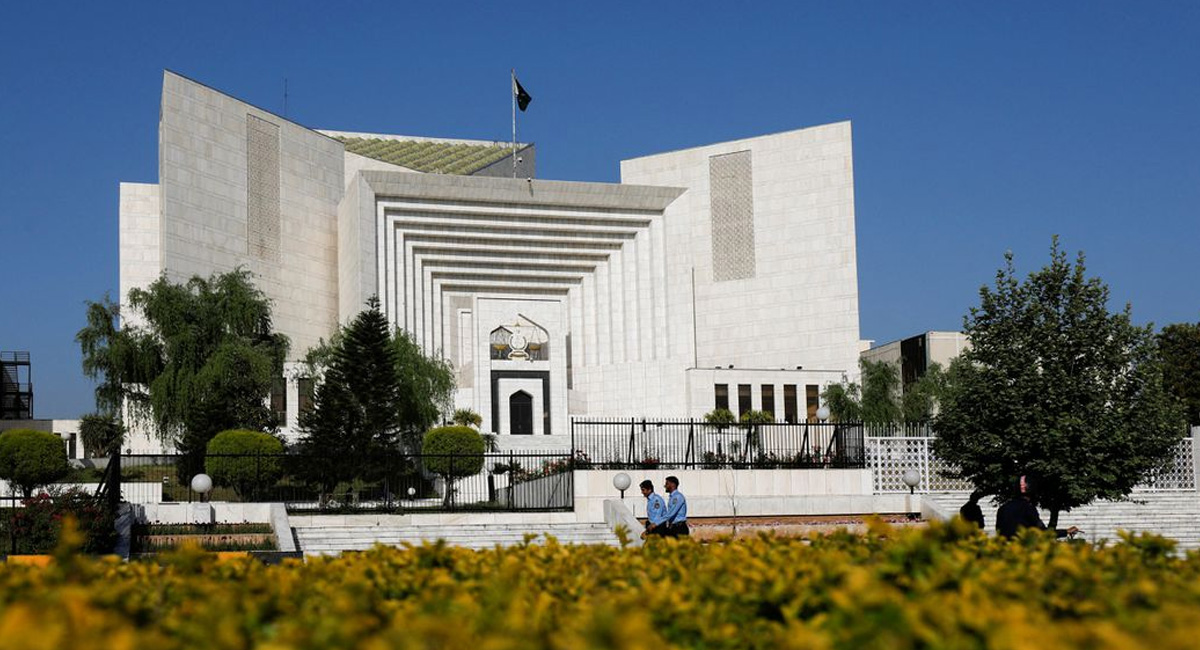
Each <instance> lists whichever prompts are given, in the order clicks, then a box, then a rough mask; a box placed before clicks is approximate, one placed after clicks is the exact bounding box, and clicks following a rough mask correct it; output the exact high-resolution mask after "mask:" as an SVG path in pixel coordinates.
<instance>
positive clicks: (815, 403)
mask: <svg viewBox="0 0 1200 650" xmlns="http://www.w3.org/2000/svg"><path fill="white" fill-rule="evenodd" d="M804 392H805V398H806V401H807V404H808V420H809V422H816V421H817V409H818V408H820V407H821V390H820V388H818V387H817V386H816V385H815V384H809V385H807V386H805V387H804Z"/></svg>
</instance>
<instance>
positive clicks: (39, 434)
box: [0, 429, 70, 499]
mask: <svg viewBox="0 0 1200 650" xmlns="http://www.w3.org/2000/svg"><path fill="white" fill-rule="evenodd" d="M68 471H70V467H69V466H68V465H67V449H66V447H65V446H64V445H63V440H62V438H60V437H58V436H56V435H54V434H53V433H49V432H47V431H34V430H32V429H9V430H8V431H5V432H4V433H0V478H2V479H4V480H6V481H9V482H10V483H12V484H13V485H15V486H16V487H18V488H19V489H20V490H21V495H22V496H24V497H25V498H26V499H28V498H29V497H31V496H32V495H33V491H34V490H36V489H37V488H39V487H41V486H43V485H49V484H50V483H53V482H55V481H57V480H58V479H60V478H62V477H64V476H66V475H67V472H68Z"/></svg>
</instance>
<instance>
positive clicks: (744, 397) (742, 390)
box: [738, 384, 754, 418]
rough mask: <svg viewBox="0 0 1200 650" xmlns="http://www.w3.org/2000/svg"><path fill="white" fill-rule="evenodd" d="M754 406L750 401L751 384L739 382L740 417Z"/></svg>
mask: <svg viewBox="0 0 1200 650" xmlns="http://www.w3.org/2000/svg"><path fill="white" fill-rule="evenodd" d="M752 408H754V405H753V404H751V403H750V384H738V417H739V418H740V417H742V414H744V413H745V412H746V411H749V410H750V409H752Z"/></svg>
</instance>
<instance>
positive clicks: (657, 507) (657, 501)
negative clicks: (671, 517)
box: [646, 493, 667, 526]
mask: <svg viewBox="0 0 1200 650" xmlns="http://www.w3.org/2000/svg"><path fill="white" fill-rule="evenodd" d="M646 519H648V520H650V523H652V524H654V525H655V526H657V525H659V524H661V523H662V522H664V521H666V520H667V504H666V502H665V501H663V498H662V497H660V496H658V495H657V494H654V493H651V494H650V496H648V497H646Z"/></svg>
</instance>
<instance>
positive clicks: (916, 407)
mask: <svg viewBox="0 0 1200 650" xmlns="http://www.w3.org/2000/svg"><path fill="white" fill-rule="evenodd" d="M949 382H950V373H948V372H947V371H945V370H942V366H941V364H937V363H931V364H929V367H928V368H926V369H925V374H924V375H921V376H920V377H919V378H918V379H917V380H916V381H914V382H912V383H911V384H909V385H907V386H905V387H904V393H903V395H902V396H901V398H900V411H901V413H902V417H903V418H904V421H905V422H929V421H930V420H932V419H933V417H934V415H935V414H936V413H937V410H938V407H939V406H940V405H941V403H942V399H943V396H944V395H945V394H946V391H947V390H948V389H949Z"/></svg>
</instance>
